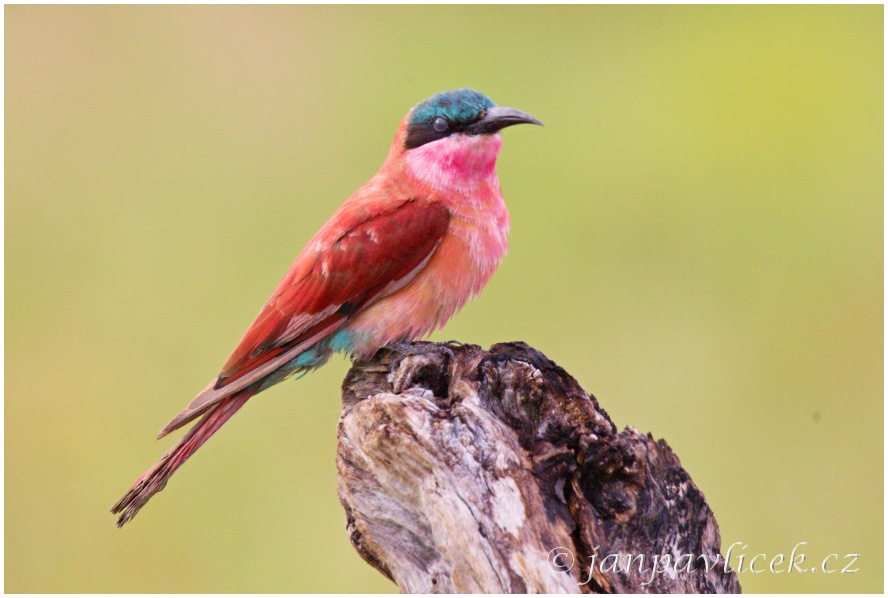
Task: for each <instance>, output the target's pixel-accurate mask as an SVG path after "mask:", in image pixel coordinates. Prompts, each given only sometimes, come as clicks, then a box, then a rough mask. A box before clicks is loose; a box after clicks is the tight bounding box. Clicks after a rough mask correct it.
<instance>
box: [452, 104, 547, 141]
mask: <svg viewBox="0 0 888 598" xmlns="http://www.w3.org/2000/svg"><path fill="white" fill-rule="evenodd" d="M524 123H526V124H530V125H540V126H543V123H541V122H540V121H538V120H537V119H535V118H534V117H532V116H531V115H529V114H528V113H527V112H521V111H520V110H515V109H514V108H505V107H502V106H495V107H493V108H488V109H487V112H486V113H485V114H484V117H483V118H481V120H477V121H475V122H473V123H472V124H470V125H468V126H467V127H466V128H465V129H463V132H464V133H468V134H469V135H485V134H486V135H489V134H491V133H496V132H497V131H499V130H500V129H505V128H506V127H511V126H512V125H520V124H524Z"/></svg>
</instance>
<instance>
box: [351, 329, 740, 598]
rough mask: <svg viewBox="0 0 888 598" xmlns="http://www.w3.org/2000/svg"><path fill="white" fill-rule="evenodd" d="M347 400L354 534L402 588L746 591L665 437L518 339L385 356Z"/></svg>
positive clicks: (364, 370)
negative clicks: (627, 420) (624, 421)
mask: <svg viewBox="0 0 888 598" xmlns="http://www.w3.org/2000/svg"><path fill="white" fill-rule="evenodd" d="M342 401H343V411H342V416H341V418H340V421H339V427H338V437H339V451H338V456H337V466H338V471H339V496H340V500H341V501H342V504H343V506H344V507H345V512H346V521H347V528H348V532H349V535H350V538H351V541H352V544H353V545H354V547H355V549H356V550H357V551H358V553H359V554H360V555H361V556H362V557H363V558H364V560H366V561H367V562H368V563H369V564H371V565H372V566H374V567H375V568H376V569H378V570H379V571H380V572H382V573H383V574H384V575H386V576H387V577H389V578H390V579H392V580H393V581H394V582H395V583H396V584H397V585H398V586H399V587H400V589H401V590H402V591H403V592H410V593H414V592H549V593H556V592H557V593H562V592H564V593H578V592H579V593H602V592H608V593H617V592H619V593H624V592H642V593H654V592H718V593H727V592H739V591H740V585H739V583H738V582H737V577H736V574H735V573H733V572H731V571H730V569H728V570H727V571H726V568H725V563H724V559H723V557H722V556H721V555H720V552H719V551H720V544H721V538H720V537H719V532H718V525H717V524H716V522H715V518H714V517H713V514H712V511H711V510H710V509H709V507H708V505H707V504H706V501H705V499H704V497H703V494H702V492H700V490H699V489H698V488H697V487H696V486H695V485H694V483H693V482H692V481H691V478H690V476H688V474H687V473H686V472H685V471H684V469H683V468H682V467H681V463H680V462H679V460H678V457H676V456H675V454H674V453H673V452H672V450H671V449H670V448H669V446H668V445H667V444H666V442H665V441H663V440H658V441H655V440H654V439H653V438H652V437H651V436H650V435H643V434H641V433H639V432H638V431H637V430H635V429H633V428H631V427H628V426H627V427H626V428H625V429H624V430H623V431H622V432H618V431H617V429H616V426H615V425H614V424H613V422H612V421H611V420H610V418H609V417H608V415H607V413H605V411H604V410H603V409H602V408H601V407H600V406H599V404H598V401H597V400H596V399H595V397H593V396H592V395H590V394H589V393H587V392H586V391H584V390H583V389H582V388H581V387H580V385H579V384H578V383H577V382H576V380H574V379H573V378H572V377H571V376H570V375H568V374H567V372H565V371H564V370H562V369H561V368H560V367H558V366H557V365H555V364H554V363H553V362H551V361H550V360H549V359H547V358H546V357H545V356H544V355H543V354H542V353H540V352H539V351H536V350H535V349H533V348H531V347H529V346H528V345H525V344H524V343H504V344H498V345H494V346H493V347H491V348H490V350H489V351H484V350H482V349H481V348H480V347H477V346H474V345H455V344H447V345H443V344H433V343H414V344H410V345H404V346H401V347H399V349H398V350H397V351H391V350H382V351H380V352H379V353H377V354H376V356H374V358H373V359H371V360H370V361H367V362H363V363H357V364H355V365H354V367H352V369H351V370H350V371H349V373H348V375H347V376H346V378H345V380H344V382H343V385H342ZM667 557H668V559H669V565H670V566H668V567H667V563H666V559H667ZM707 565H708V567H707ZM655 568H656V571H655Z"/></svg>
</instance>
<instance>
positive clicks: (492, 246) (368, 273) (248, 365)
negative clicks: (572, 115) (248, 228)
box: [111, 88, 543, 527]
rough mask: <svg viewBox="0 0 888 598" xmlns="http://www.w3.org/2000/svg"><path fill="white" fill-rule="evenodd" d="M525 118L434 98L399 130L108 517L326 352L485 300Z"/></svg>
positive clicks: (380, 340)
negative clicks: (508, 138)
mask: <svg viewBox="0 0 888 598" xmlns="http://www.w3.org/2000/svg"><path fill="white" fill-rule="evenodd" d="M524 123H526V124H535V125H542V124H543V123H541V122H540V121H539V120H537V119H536V118H534V117H533V116H531V115H529V114H527V113H525V112H522V111H520V110H517V109H514V108H507V107H502V106H497V105H496V104H495V103H494V102H493V101H492V100H491V99H490V98H489V97H488V96H486V95H484V94H483V93H481V92H478V91H475V90H474V89H470V88H461V89H455V90H450V91H443V92H440V93H437V94H435V95H433V96H431V97H429V98H427V99H425V100H423V101H422V102H420V103H418V104H417V105H415V106H414V107H413V108H412V109H410V110H409V111H408V113H407V115H406V116H404V118H403V119H402V120H401V123H400V125H399V126H398V129H397V131H396V133H395V137H394V140H393V141H392V144H391V147H390V149H389V152H388V156H387V157H386V159H385V161H384V162H383V164H382V167H381V168H380V169H379V171H378V172H377V173H376V174H375V175H374V176H373V177H372V178H371V179H370V180H369V181H367V183H366V184H364V185H363V186H362V187H360V188H359V189H358V190H357V191H356V192H355V193H354V194H353V195H352V196H351V197H349V198H348V200H346V201H345V203H343V204H342V206H340V208H339V209H338V210H337V211H336V212H335V213H334V214H333V216H331V217H330V219H329V220H328V221H327V223H326V224H325V225H324V226H323V227H321V229H320V230H319V231H318V232H317V234H315V235H314V237H312V238H311V240H309V242H308V244H307V245H306V246H305V248H304V249H303V250H302V252H301V253H300V254H299V255H298V257H297V258H296V261H295V262H294V263H293V265H292V266H291V267H290V269H289V270H288V271H287V273H286V275H285V276H284V278H283V280H281V282H280V284H278V286H277V288H276V289H275V290H274V293H272V295H271V297H270V298H269V299H268V301H267V302H266V303H265V305H264V306H263V307H262V309H261V310H260V311H259V314H258V315H257V316H256V319H255V320H254V321H253V323H252V324H251V325H250V327H249V328H248V329H247V331H246V333H245V334H244V336H243V338H242V339H241V341H240V342H239V343H238V344H237V346H236V347H235V348H234V351H232V353H231V355H230V356H229V357H228V359H227V360H226V361H225V363H224V364H223V365H222V370H221V372H220V373H219V375H218V376H217V377H216V378H215V379H214V380H213V381H212V382H211V383H210V384H209V385H208V386H207V387H206V388H204V389H203V390H202V391H201V392H200V393H198V395H197V396H196V397H195V398H194V399H193V400H192V401H191V403H189V405H188V406H187V407H186V408H185V409H184V410H182V411H181V412H180V413H179V414H178V415H176V416H175V417H174V418H173V419H172V420H171V421H170V422H169V423H168V424H167V425H165V426H164V427H163V428H162V429H161V430H160V433H159V434H158V439H159V438H162V437H164V436H166V435H167V434H169V433H171V432H173V431H174V430H177V429H179V428H180V427H182V426H184V425H186V424H188V423H190V422H193V421H194V420H198V421H197V423H195V424H194V425H193V426H192V427H191V428H190V429H189V430H188V431H187V432H186V433H185V434H184V435H183V436H182V437H181V439H180V440H179V441H178V442H176V443H175V444H174V445H173V447H172V448H170V450H169V451H167V452H166V453H165V454H164V455H163V457H161V458H160V460H159V461H157V463H155V464H154V465H153V466H152V467H151V468H150V469H149V470H148V471H146V472H145V473H144V474H143V475H142V476H141V477H140V478H139V479H138V480H137V481H136V482H135V484H134V485H133V486H132V488H131V489H130V490H129V491H128V492H127V493H126V494H125V495H124V496H123V498H121V499H120V500H119V501H118V502H117V503H116V504H115V505H114V507H113V508H112V509H111V512H112V513H113V514H115V515H119V517H118V520H117V526H118V527H122V526H123V525H124V524H125V523H127V522H128V521H130V520H131V519H132V518H133V517H134V516H135V515H136V513H137V512H138V511H139V510H140V509H141V508H142V507H143V506H144V505H145V503H147V502H148V500H149V499H150V498H151V497H152V496H154V495H155V494H156V493H158V492H160V491H161V490H162V489H163V488H164V487H165V486H166V483H167V481H168V480H169V478H170V476H172V475H173V473H174V472H175V471H176V470H177V469H178V468H179V467H180V466H181V465H182V464H183V463H184V462H185V461H186V460H187V459H188V458H189V457H190V456H191V455H193V454H194V452H195V451H196V450H197V449H198V448H200V447H201V446H202V445H203V444H204V443H205V442H206V441H207V440H208V439H209V438H210V437H211V436H212V435H213V434H215V433H216V431H218V430H219V428H220V427H221V426H222V425H223V424H224V423H225V422H226V421H228V419H229V418H231V417H232V416H233V415H234V414H235V413H236V412H237V411H238V410H239V409H240V408H241V407H243V406H244V404H245V403H246V402H247V401H248V400H249V399H250V398H251V397H253V396H255V395H256V394H257V393H260V392H262V391H263V390H265V389H267V388H269V387H271V386H273V385H275V384H278V383H280V382H282V381H283V380H285V379H287V378H290V377H291V376H301V375H303V374H305V373H307V372H309V371H311V370H313V369H316V368H318V367H320V366H322V365H323V364H324V363H325V362H326V361H327V360H328V359H329V358H330V357H331V355H332V354H334V353H337V352H342V353H346V354H347V355H348V356H350V357H351V358H352V359H355V360H360V359H367V358H370V357H372V356H373V355H374V354H375V353H376V351H378V350H379V349H380V348H382V347H385V346H388V345H390V344H396V343H406V342H409V341H413V340H418V339H421V338H422V337H424V336H426V335H427V334H429V333H431V332H432V331H434V330H437V329H439V328H441V327H442V326H443V325H444V324H445V323H446V322H447V320H449V319H450V318H451V317H452V316H453V315H454V314H455V313H456V312H457V311H458V310H459V309H461V308H462V307H463V306H464V305H465V304H466V303H467V302H468V301H469V300H470V299H472V298H474V297H475V296H477V295H478V293H480V291H481V289H482V288H483V287H484V286H485V285H486V284H487V282H488V281H489V280H490V278H491V276H492V275H493V274H494V272H495V270H496V269H497V266H498V265H499V264H500V262H501V261H502V259H503V257H504V256H505V254H506V250H507V235H508V233H509V228H510V222H509V212H508V210H507V209H506V204H505V202H504V201H503V195H502V191H501V189H500V184H499V180H498V178H497V174H496V170H495V166H496V159H497V156H498V154H499V151H500V148H501V147H502V139H501V136H500V134H499V132H500V131H501V130H502V129H504V128H506V127H509V126H512V125H517V124H524Z"/></svg>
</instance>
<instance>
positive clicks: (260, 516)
mask: <svg viewBox="0 0 888 598" xmlns="http://www.w3.org/2000/svg"><path fill="white" fill-rule="evenodd" d="M5 16H6V27H5V34H6V37H5V40H6V41H5V51H6V62H5V67H6V71H5V73H6V75H5V76H6V79H5V84H6V87H5V89H6V95H5V102H6V104H5V119H6V120H5V122H6V137H5V143H6V145H5V149H6V162H5V166H6V179H5V192H6V205H5V217H6V226H5V235H6V245H5V249H6V261H5V267H6V279H5V283H6V293H5V299H6V312H5V315H6V339H5V340H6V359H5V365H6V379H5V382H6V387H5V390H6V401H5V416H6V424H5V548H6V550H5V566H6V567H5V575H6V590H7V591H11V592H247V591H249V592H297V591H301V592H319V591H324V592H332V591H343V592H355V591H393V590H395V589H396V588H395V586H394V585H393V584H391V583H389V582H388V581H387V580H385V579H384V578H383V577H382V576H381V575H380V574H378V573H377V572H376V571H375V570H373V569H372V568H370V567H369V566H368V565H366V564H365V563H364V562H363V561H362V560H360V558H359V557H358V556H357V555H356V553H355V552H354V551H353V550H352V548H351V546H350V544H349V541H348V538H347V535H346V531H345V528H344V515H343V511H342V508H341V506H340V504H339V501H338V499H337V496H336V470H335V463H334V456H335V449H336V443H335V428H336V422H337V418H338V410H339V383H340V380H341V379H342V376H343V375H344V374H345V372H346V370H347V368H348V363H347V361H346V360H345V359H343V358H337V359H335V360H334V361H332V362H331V363H330V364H329V365H328V366H327V367H325V368H324V369H322V370H321V371H319V372H317V373H315V374H312V375H310V376H308V377H306V378H304V379H303V380H301V381H299V382H297V383H287V384H283V385H281V386H278V387H276V388H274V389H272V390H270V391H268V392H266V393H264V394H263V395H261V397H260V398H258V399H256V400H254V401H253V402H251V404H250V406H249V407H248V408H247V409H245V410H244V411H243V412H242V413H241V414H239V415H238V417H236V418H235V419H234V420H232V422H231V423H230V424H229V425H227V426H226V427H225V429H224V430H223V431H222V432H220V433H219V434H218V435H217V436H216V437H215V438H214V439H213V440H212V441H211V442H210V443H209V444H208V445H207V446H206V447H204V449H202V450H201V451H200V453H199V454H198V456H197V457H196V458H194V459H193V460H192V461H191V462H190V463H189V464H188V465H187V466H186V467H185V468H184V469H183V470H182V471H181V472H180V473H179V474H178V475H177V476H176V477H175V478H174V479H173V481H172V482H171V483H170V485H169V487H168V488H167V490H166V491H165V492H163V493H162V494H161V495H159V496H158V497H157V498H155V499H154V500H153V501H152V502H151V504H150V505H149V506H148V507H147V508H146V509H145V510H144V511H143V512H142V513H141V514H140V515H139V517H138V518H137V519H136V520H135V521H134V522H133V523H131V524H130V525H129V526H127V528H125V529H123V530H118V529H117V528H116V527H115V526H114V518H113V517H112V516H111V515H110V514H109V513H108V509H109V508H110V507H111V505H112V504H113V503H114V502H115V501H116V500H117V499H118V498H119V496H120V495H121V494H122V493H123V492H124V491H125V490H126V489H127V488H128V487H129V485H130V484H131V483H132V482H133V481H134V480H135V478H136V477H137V476H138V475H139V474H141V473H142V472H143V471H144V470H145V469H146V468H147V467H148V466H149V465H151V463H153V462H154V460H155V459H156V458H157V457H159V456H160V455H161V454H162V453H163V451H164V450H165V449H166V448H167V447H168V446H169V445H170V444H171V443H172V440H169V439H165V440H163V441H160V442H154V440H153V438H154V434H155V433H156V432H157V430H158V429H159V428H160V426H161V425H162V424H164V423H165V422H166V421H167V420H168V419H169V418H170V417H171V416H172V415H174V414H175V413H177V412H178V411H179V409H180V408H181V407H183V406H184V405H185V404H186V403H187V402H188V401H189V400H190V399H191V398H192V396H193V395H194V394H195V393H196V392H197V391H199V390H200V389H201V388H203V386H204V385H205V384H206V383H207V382H208V381H209V380H210V379H211V378H212V377H213V376H214V375H215V374H216V373H217V371H218V369H219V366H220V365H221V363H222V362H223V361H224V359H225V358H226V357H227V355H228V353H229V351H230V350H231V349H232V347H233V346H234V344H235V343H236V342H237V341H238V340H239V338H240V336H241V334H242V333H243V331H244V330H245V329H246V327H247V325H248V324H249V323H250V322H251V320H252V318H253V316H254V315H255V314H256V312H257V311H258V310H259V307H260V306H261V305H262V303H263V302H264V301H265V299H266V298H267V297H268V295H269V294H270V293H271V291H272V289H273V288H274V286H275V285H276V284H277V282H278V280H279V279H280V277H281V276H282V275H283V274H284V272H285V271H286V269H287V268H288V267H289V265H290V263H291V262H292V260H293V259H294V258H295V256H296V255H297V254H298V252H299V251H300V250H301V249H302V247H303V245H304V244H305V243H306V241H307V240H308V239H309V238H310V236H311V235H312V234H313V233H314V232H315V231H316V230H317V229H318V228H319V227H320V226H321V225H322V224H323V223H324V222H325V221H326V219H327V218H328V217H329V215H330V214H331V213H332V212H333V211H334V210H335V209H336V208H337V207H338V206H339V204H340V203H341V202H342V201H343V200H344V199H345V198H347V197H348V196H349V195H350V194H351V193H352V192H353V191H354V190H355V189H357V187H358V186H360V185H361V184H362V183H363V182H364V181H366V180H367V179H368V178H369V177H370V176H371V175H372V174H373V173H374V172H375V171H376V169H377V168H378V167H379V165H380V164H381V163H382V160H383V158H384V157H385V154H386V152H387V150H388V147H389V143H390V142H391V138H392V135H393V133H394V131H395V128H396V126H397V124H398V122H399V120H400V119H401V117H402V116H403V114H404V113H406V111H407V110H408V109H409V108H410V107H411V106H412V105H413V104H415V103H416V102H418V101H420V100H422V99H424V98H425V97H427V96H429V95H431V94H433V93H435V92H437V91H441V90H444V89H449V88H454V87H461V86H471V87H475V88H477V89H479V90H481V91H483V92H485V93H487V94H488V95H490V96H491V97H492V98H493V99H494V101H496V102H498V103H500V104H503V105H509V106H514V107H516V108H520V109H522V110H526V111H528V112H530V113H531V114H533V115H535V116H537V117H538V118H540V119H541V120H543V121H544V122H545V123H546V127H545V128H544V129H538V128H531V127H527V128H521V127H519V128H515V129H509V130H507V131H505V132H504V134H503V137H504V141H505V146H504V149H503V152H502V154H501V158H500V161H499V166H498V171H499V175H500V180H501V182H502V187H503V191H504V193H505V196H506V200H507V203H508V204H509V208H510V210H511V213H512V220H513V233H512V235H511V242H510V253H509V256H508V258H507V259H506V261H505V262H504V263H503V265H502V266H501V269H500V271H499V273H498V274H497V276H496V277H495V278H494V279H493V281H492V282H491V284H490V285H489V286H488V288H487V289H486V291H485V292H484V293H483V294H482V295H481V297H480V298H479V299H478V300H476V301H475V302H474V303H471V304H470V305H469V306H467V307H466V308H465V309H464V310H463V312H462V313H461V314H460V315H458V316H457V317H456V318H454V319H453V320H452V321H451V322H450V323H449V324H448V326H447V327H446V328H445V330H444V331H443V332H441V333H439V334H436V335H435V336H434V337H433V338H436V339H450V338H453V339H460V340H462V341H467V342H474V343H478V344H481V345H485V346H486V345H489V344H492V343H494V342H498V341H510V340H524V341H527V342H528V343H530V344H532V345H533V346H535V347H537V348H539V349H540V350H542V351H543V352H545V353H546V354H547V355H548V356H549V357H550V358H552V359H554V360H555V361H556V362H558V363H559V364H561V365H562V366H564V367H565V368H566V369H567V370H568V371H569V372H570V373H571V374H573V375H574V376H575V377H576V378H577V379H578V380H579V381H580V383H581V384H582V385H583V386H584V387H585V388H586V389H588V390H589V391H590V392H592V393H594V394H595V395H596V396H597V397H598V398H599V400H600V401H601V402H602V404H603V405H604V407H605V408H606V409H607V410H608V412H609V413H610V414H611V416H612V417H613V418H614V420H615V421H616V423H617V424H618V425H619V426H623V425H626V424H631V425H633V426H635V427H636V428H639V429H640V430H643V431H650V432H651V433H653V434H654V436H656V437H662V438H666V439H667V440H668V442H669V444H670V445H671V446H672V447H673V448H674V450H675V451H676V453H677V454H678V455H679V456H680V457H681V460H682V463H683V464H684V466H685V467H686V468H687V470H688V472H689V473H690V474H691V476H692V477H693V479H694V481H695V482H696V483H697V485H698V486H699V487H700V488H701V489H702V490H703V492H704V493H705V495H706V498H707V499H708V501H709V504H710V505H711V506H712V508H713V510H714V512H715V514H716V517H717V519H718V522H719V525H720V528H721V532H722V538H723V547H724V548H727V546H729V545H730V544H732V543H734V542H742V544H744V545H746V548H745V549H741V551H742V552H745V553H747V554H748V555H750V556H752V555H754V554H757V553H760V552H761V553H765V554H767V555H769V558H770V556H771V555H776V554H778V553H784V554H788V553H789V552H790V551H791V550H792V548H793V546H795V545H796V544H797V543H799V542H808V544H807V545H806V546H805V547H804V548H803V550H804V551H805V552H806V553H807V554H808V555H809V560H808V561H807V562H806V565H807V566H811V565H817V564H819V559H822V557H823V556H825V555H827V554H830V553H839V555H840V556H843V555H845V554H847V553H860V554H861V557H860V559H859V561H858V566H859V572H857V573H854V574H846V575H841V574H839V573H835V574H832V575H825V574H822V573H820V572H818V573H816V574H812V573H805V574H800V573H783V574H773V573H761V574H749V573H747V574H744V575H742V576H741V583H742V584H743V587H744V589H745V590H746V591H777V592H783V591H797V592H807V591H815V590H820V591H855V592H856V591H871V592H873V591H875V592H878V591H881V589H882V585H883V440H884V437H883V432H884V430H883V134H882V132H883V9H882V7H881V6H863V7H849V6H846V7H827V6H819V7H776V8H775V7H726V6H719V7H705V6H695V7H681V8H675V7H665V6H664V7H644V6H631V7H630V6H626V7H605V6H595V7H552V8H548V7H520V8H515V7H506V6H497V7H468V6H461V7H457V6H451V7H385V8H380V7H369V6H368V7H360V8H355V7H320V6H316V7H282V6H281V7H234V6H230V7H133V6H104V7H74V6H67V7H54V6H7V7H6V8H5ZM736 550H737V549H735V551H736Z"/></svg>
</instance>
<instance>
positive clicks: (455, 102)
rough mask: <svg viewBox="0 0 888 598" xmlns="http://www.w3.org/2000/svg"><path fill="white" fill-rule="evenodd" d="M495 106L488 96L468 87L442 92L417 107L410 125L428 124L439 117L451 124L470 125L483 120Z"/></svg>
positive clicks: (411, 117)
mask: <svg viewBox="0 0 888 598" xmlns="http://www.w3.org/2000/svg"><path fill="white" fill-rule="evenodd" d="M494 106H496V104H494V103H493V101H492V100H491V99H490V98H488V97H487V96H486V95H484V94H483V93H481V92H479V91H475V90H474V89H469V88H468V87H464V88H462V89H454V90H452V91H442V92H441V93H436V94H435V95H433V96H432V97H430V98H429V99H427V100H423V101H422V102H420V103H419V104H417V105H416V108H414V110H413V114H412V115H411V116H410V124H411V125H418V124H428V123H431V122H432V121H433V120H434V119H436V118H437V117H439V116H442V117H444V118H446V119H447V120H448V121H449V122H451V123H469V122H473V121H476V120H478V119H479V118H481V117H482V116H483V114H484V112H485V111H487V110H488V109H490V108H493V107H494Z"/></svg>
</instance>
